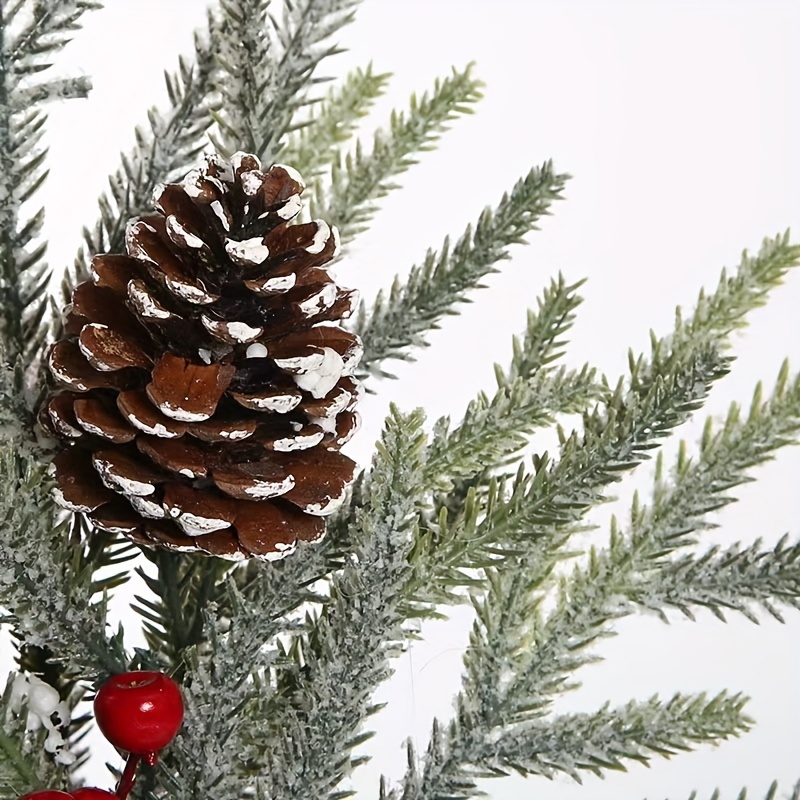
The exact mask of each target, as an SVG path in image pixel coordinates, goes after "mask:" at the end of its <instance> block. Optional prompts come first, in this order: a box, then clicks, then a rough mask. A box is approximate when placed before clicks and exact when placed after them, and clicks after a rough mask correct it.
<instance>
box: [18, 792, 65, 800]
mask: <svg viewBox="0 0 800 800" xmlns="http://www.w3.org/2000/svg"><path fill="white" fill-rule="evenodd" d="M19 800H72V795H71V794H67V793H66V792H57V791H55V790H54V789H45V790H44V791H43V792H31V793H30V794H26V795H25V796H24V797H20V798H19Z"/></svg>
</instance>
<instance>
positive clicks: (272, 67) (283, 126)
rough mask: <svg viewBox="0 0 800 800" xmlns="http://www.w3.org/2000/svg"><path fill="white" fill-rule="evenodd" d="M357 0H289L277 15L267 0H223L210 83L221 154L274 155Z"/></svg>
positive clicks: (271, 157)
mask: <svg viewBox="0 0 800 800" xmlns="http://www.w3.org/2000/svg"><path fill="white" fill-rule="evenodd" d="M357 2H358V0H293V2H290V3H286V4H285V5H284V10H283V16H282V18H281V20H280V22H278V21H277V20H276V19H274V18H273V17H272V16H271V15H270V14H269V13H268V7H269V0H221V2H220V10H221V21H220V36H219V39H218V41H217V48H216V58H217V61H218V63H219V65H220V67H221V74H220V75H219V78H218V80H217V82H216V84H215V87H216V89H217V90H218V91H219V92H220V93H221V95H222V99H223V102H222V105H221V106H220V108H219V110H218V111H214V113H213V116H214V120H215V122H216V123H217V125H218V127H219V132H220V136H218V137H215V139H214V143H215V144H216V145H217V147H218V149H219V150H220V151H221V152H223V153H226V154H230V153H233V152H234V151H236V150H245V151H247V152H249V153H255V154H256V155H257V156H258V157H259V158H261V159H262V161H264V162H265V163H271V162H272V161H274V160H275V156H276V155H277V154H278V153H279V152H280V150H281V146H282V144H283V137H284V136H285V135H286V133H288V132H289V131H290V130H291V127H292V118H293V116H294V114H295V112H296V111H297V110H298V109H300V108H302V107H303V105H304V104H305V103H306V102H308V96H307V92H308V88H309V86H310V85H312V84H313V83H314V82H315V80H318V78H314V79H312V75H313V73H314V72H315V70H316V68H317V66H318V65H319V63H320V62H321V61H322V60H323V59H324V58H326V57H327V56H331V55H334V54H336V53H337V52H339V49H338V47H337V46H336V45H335V44H331V43H330V39H331V37H332V36H333V35H334V34H335V33H336V32H337V31H338V30H339V29H340V28H341V27H342V26H343V25H346V24H347V23H348V22H350V21H351V20H352V18H353V14H354V11H353V9H354V7H355V6H356V5H357Z"/></svg>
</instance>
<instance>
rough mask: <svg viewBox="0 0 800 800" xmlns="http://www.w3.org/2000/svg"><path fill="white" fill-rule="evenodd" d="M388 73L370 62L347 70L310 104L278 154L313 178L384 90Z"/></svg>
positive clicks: (329, 161) (350, 134)
mask: <svg viewBox="0 0 800 800" xmlns="http://www.w3.org/2000/svg"><path fill="white" fill-rule="evenodd" d="M390 77H391V76H390V75H389V74H388V73H383V74H376V73H374V72H373V71H372V64H367V66H366V68H364V69H356V70H354V71H353V72H351V73H349V74H348V75H347V76H346V77H345V78H344V80H343V81H342V82H341V84H338V85H336V86H334V87H333V88H332V89H331V90H330V91H329V92H328V94H327V95H326V96H325V98H324V99H323V100H321V101H320V102H319V104H318V105H316V106H312V107H311V112H310V114H309V118H308V120H305V121H304V122H303V123H302V126H301V127H300V128H299V130H297V131H295V132H294V133H292V134H291V135H290V136H289V137H288V138H287V141H286V145H285V146H284V148H283V149H282V150H281V158H282V159H283V160H284V161H285V162H286V163H287V164H291V165H292V166H293V167H294V168H295V169H296V170H297V171H298V172H299V173H300V174H301V175H302V176H303V177H304V178H306V179H308V180H310V179H313V178H316V177H317V176H318V175H319V174H320V173H322V172H323V171H324V168H325V167H327V166H328V165H329V164H330V163H331V162H332V161H333V160H334V159H335V158H336V156H337V153H338V152H339V147H338V146H339V145H341V144H343V143H345V142H347V141H348V140H349V139H350V137H351V136H352V135H353V133H354V132H355V130H356V127H357V125H358V123H359V121H360V120H361V119H362V118H363V117H365V116H366V115H367V113H368V112H369V110H370V108H371V106H372V104H373V103H374V102H375V100H376V99H377V98H378V97H380V96H381V95H382V94H383V93H384V91H385V89H386V85H387V83H388V82H389V78H390Z"/></svg>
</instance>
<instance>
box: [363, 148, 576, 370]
mask: <svg viewBox="0 0 800 800" xmlns="http://www.w3.org/2000/svg"><path fill="white" fill-rule="evenodd" d="M567 177H568V176H567V175H562V174H557V173H555V172H554V171H553V166H552V164H551V163H550V162H547V163H546V164H544V165H543V166H542V167H541V168H534V169H532V170H531V171H530V172H529V173H528V175H527V176H526V177H525V178H523V179H521V180H520V181H519V182H518V183H517V184H516V185H515V186H514V188H513V189H512V190H511V193H510V194H505V195H503V198H502V199H501V201H500V203H499V204H498V206H497V208H496V209H495V210H494V211H491V210H490V209H488V208H487V209H486V210H485V211H484V212H483V213H482V214H481V216H480V217H479V219H478V222H477V224H476V225H475V228H474V231H473V229H472V227H468V228H467V230H466V231H465V232H464V234H462V236H461V238H460V239H459V240H458V241H457V242H456V244H455V246H454V247H453V248H452V251H451V249H450V244H449V240H448V239H445V241H444V244H443V245H442V248H441V250H440V251H439V252H435V251H433V250H429V251H428V253H427V255H426V257H425V261H424V262H423V264H422V266H415V267H412V269H411V272H410V273H409V276H408V279H407V281H406V282H405V284H403V283H401V281H400V278H399V277H397V278H395V281H394V284H393V285H392V289H391V291H390V293H389V296H388V297H386V298H385V297H384V296H383V295H382V294H379V295H378V297H377V298H376V300H375V303H374V305H373V307H372V309H371V311H369V312H367V310H366V307H365V306H364V305H362V306H361V308H360V309H359V314H358V319H357V321H356V326H355V327H356V331H357V332H358V333H359V334H360V336H361V338H362V340H363V342H364V356H363V358H362V360H361V369H362V370H363V371H364V372H365V373H369V374H373V375H377V376H385V377H392V376H391V374H390V373H387V372H386V371H385V370H384V369H383V367H382V362H383V361H385V360H386V359H389V358H395V359H402V360H406V361H408V360H411V354H410V353H409V349H410V348H412V347H425V346H426V344H427V342H426V341H425V333H426V332H427V331H429V330H432V329H435V328H437V327H438V324H439V322H440V321H441V320H442V318H443V317H445V316H446V315H448V314H453V313H455V311H456V306H457V305H458V304H459V303H463V302H465V300H466V296H467V293H468V292H469V291H471V290H473V289H477V288H480V286H481V283H480V282H481V280H482V279H483V278H484V277H485V276H486V275H489V274H491V273H493V272H496V271H497V268H496V266H495V265H496V264H497V263H498V262H499V261H501V260H503V259H505V258H508V248H509V247H510V246H511V245H514V244H521V243H522V242H523V241H524V237H525V236H526V235H527V234H528V233H530V232H531V231H532V230H536V223H537V221H538V220H539V219H540V218H541V217H542V216H544V215H546V214H548V213H549V208H550V205H551V203H552V202H553V201H554V200H558V199H560V198H561V193H562V191H563V189H564V184H565V183H566V181H567Z"/></svg>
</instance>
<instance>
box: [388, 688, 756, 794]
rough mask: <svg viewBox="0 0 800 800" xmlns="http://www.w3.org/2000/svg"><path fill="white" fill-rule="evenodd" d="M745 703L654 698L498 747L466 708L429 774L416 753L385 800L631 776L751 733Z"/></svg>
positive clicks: (573, 718) (540, 729)
mask: <svg viewBox="0 0 800 800" xmlns="http://www.w3.org/2000/svg"><path fill="white" fill-rule="evenodd" d="M745 702H746V698H744V697H742V696H740V695H732V696H731V695H728V694H726V693H724V692H723V693H721V694H719V695H717V696H716V697H713V698H710V699H709V698H707V697H706V696H705V695H703V694H700V695H680V694H677V695H675V696H674V697H673V698H671V699H670V700H668V701H667V702H662V701H660V700H659V699H658V698H657V697H652V698H650V699H649V700H647V701H645V702H641V703H638V702H630V703H628V704H627V705H626V706H623V707H622V708H617V709H613V710H612V709H610V708H609V706H608V705H606V706H604V707H603V708H601V709H599V710H598V711H596V712H594V713H591V714H565V715H562V716H557V717H553V718H551V719H548V720H547V722H540V723H534V724H531V725H527V726H525V727H520V728H515V729H507V730H505V731H502V732H500V733H499V735H497V736H494V737H492V738H491V739H484V738H481V737H480V736H479V735H476V733H475V731H474V730H473V729H472V728H471V726H470V720H469V712H468V711H467V710H466V709H463V708H459V713H458V714H457V715H456V719H455V720H454V721H453V722H452V723H451V724H450V725H449V726H448V727H447V728H446V730H445V729H442V728H441V727H440V726H439V725H435V727H434V731H433V733H432V735H431V746H430V747H429V748H428V751H427V753H426V758H425V766H424V769H423V770H422V771H421V772H420V771H419V770H418V768H417V766H416V764H415V763H414V762H415V761H416V759H415V757H414V754H413V751H411V752H410V753H409V764H410V769H409V770H408V772H407V773H406V776H405V779H404V781H403V784H402V787H401V788H398V789H397V790H394V791H390V792H388V793H387V792H386V787H385V784H384V787H383V791H382V793H381V797H383V798H386V800H438V798H442V797H447V798H452V800H460V799H461V798H468V797H472V796H474V795H476V794H477V793H478V791H477V785H476V783H475V781H476V779H478V778H487V777H503V776H504V775H508V774H509V773H511V772H518V773H520V774H521V775H543V776H545V777H547V778H553V777H555V776H556V775H558V774H559V773H565V774H567V775H569V776H570V777H571V778H573V779H574V780H576V781H577V782H578V783H580V782H581V773H582V772H591V773H594V774H595V775H602V774H603V772H604V771H606V770H625V768H626V767H625V763H624V762H625V761H638V762H640V763H643V764H646V763H648V761H649V760H650V759H651V757H652V756H653V755H659V756H670V755H673V754H674V753H676V752H679V751H688V750H692V749H693V747H694V745H696V744H699V743H704V742H709V741H719V740H720V739H724V738H729V737H731V736H739V735H741V734H742V733H745V732H746V731H747V730H749V728H750V727H751V725H752V720H751V719H750V718H748V717H747V716H746V715H745V714H744V713H743V707H744V705H745Z"/></svg>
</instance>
